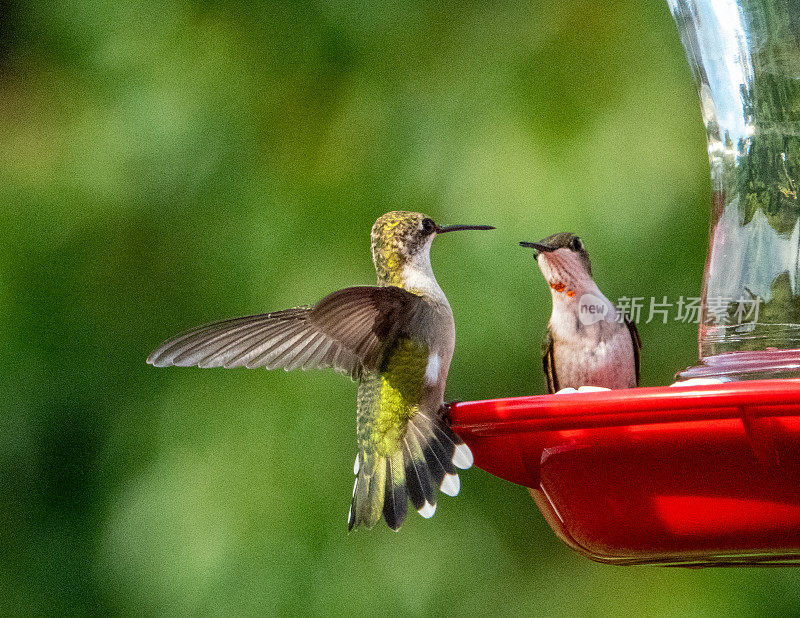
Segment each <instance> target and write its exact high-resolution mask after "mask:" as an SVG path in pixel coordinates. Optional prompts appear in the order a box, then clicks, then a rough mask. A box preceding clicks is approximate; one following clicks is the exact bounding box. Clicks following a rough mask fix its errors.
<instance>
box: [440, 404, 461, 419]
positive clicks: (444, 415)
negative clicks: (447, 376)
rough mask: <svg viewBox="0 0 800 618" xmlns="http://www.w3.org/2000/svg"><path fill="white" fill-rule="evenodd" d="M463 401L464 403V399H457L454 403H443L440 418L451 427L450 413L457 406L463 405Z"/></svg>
mask: <svg viewBox="0 0 800 618" xmlns="http://www.w3.org/2000/svg"><path fill="white" fill-rule="evenodd" d="M462 401H463V400H462V399H456V400H454V401H447V402H445V403H443V404H442V407H441V408H439V418H440V419H442V420H443V421H444V422H445V423H447V424H448V425H451V424H452V421H451V418H450V412H451V410H452V408H453V406H454V405H455V404H457V403H461V402H462Z"/></svg>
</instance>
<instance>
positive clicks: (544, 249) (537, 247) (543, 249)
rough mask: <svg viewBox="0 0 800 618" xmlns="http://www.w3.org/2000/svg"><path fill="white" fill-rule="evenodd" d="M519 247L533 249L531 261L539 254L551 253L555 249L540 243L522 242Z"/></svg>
mask: <svg viewBox="0 0 800 618" xmlns="http://www.w3.org/2000/svg"><path fill="white" fill-rule="evenodd" d="M519 246H520V247H528V248H529V249H533V259H534V260H535V259H536V258H538V257H539V254H540V253H550V252H551V251H555V250H556V248H555V247H551V246H550V245H545V244H544V243H541V242H526V241H522V242H521V243H519Z"/></svg>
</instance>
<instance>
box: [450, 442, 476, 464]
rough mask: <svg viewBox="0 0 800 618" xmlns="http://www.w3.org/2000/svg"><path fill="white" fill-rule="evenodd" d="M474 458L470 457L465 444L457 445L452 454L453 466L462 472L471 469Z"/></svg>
mask: <svg viewBox="0 0 800 618" xmlns="http://www.w3.org/2000/svg"><path fill="white" fill-rule="evenodd" d="M474 461H475V458H474V457H473V456H472V451H471V450H469V447H468V446H467V445H466V444H459V445H458V446H457V447H456V451H455V453H453V465H454V466H456V467H457V468H461V469H462V470H466V469H467V468H470V467H472V464H473V463H474Z"/></svg>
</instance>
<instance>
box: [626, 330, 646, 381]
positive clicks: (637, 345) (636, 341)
mask: <svg viewBox="0 0 800 618" xmlns="http://www.w3.org/2000/svg"><path fill="white" fill-rule="evenodd" d="M625 326H627V327H628V331H629V332H630V334H631V341H632V342H633V362H634V364H635V366H636V386H639V350H641V349H642V339H641V337H639V330H638V329H637V328H636V322H634V321H633V320H631V319H630V318H629V317H628V316H627V315H626V316H625Z"/></svg>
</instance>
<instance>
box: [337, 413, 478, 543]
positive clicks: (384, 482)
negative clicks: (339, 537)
mask: <svg viewBox="0 0 800 618" xmlns="http://www.w3.org/2000/svg"><path fill="white" fill-rule="evenodd" d="M470 465H472V453H471V452H470V450H469V447H467V445H466V444H464V442H463V441H462V440H461V438H459V437H458V436H457V435H456V434H455V432H454V431H453V430H452V429H451V428H450V427H449V426H448V425H447V424H446V422H445V421H444V420H442V419H440V418H439V417H438V416H433V417H430V416H427V415H425V414H423V413H418V414H417V415H416V416H415V417H414V418H412V419H411V420H410V421H409V422H408V425H407V426H406V431H405V433H404V435H403V437H402V439H401V441H400V444H398V448H397V449H396V450H395V452H394V453H391V454H389V456H388V457H387V456H381V455H377V454H375V453H368V452H364V451H361V452H359V454H358V457H357V458H356V462H355V464H354V467H353V472H354V473H355V474H356V482H355V485H354V487H353V499H352V502H351V505H350V514H349V515H348V522H347V523H348V529H350V530H352V529H353V528H355V527H358V526H366V527H368V528H371V527H372V526H374V525H375V524H376V523H377V522H378V520H379V519H380V518H381V515H383V517H384V519H385V520H386V523H387V524H388V526H389V527H390V528H392V530H397V529H399V528H400V526H401V525H402V523H403V521H404V520H405V517H406V513H407V508H408V500H411V504H412V505H413V506H414V508H415V509H416V510H417V511H418V512H419V513H420V515H422V516H423V517H426V518H427V517H431V516H432V515H433V514H434V513H435V512H436V490H437V488H438V489H440V490H441V491H442V492H443V493H445V494H447V495H449V496H455V495H457V494H458V492H459V490H460V488H461V482H460V479H459V478H458V475H457V474H456V468H468V467H469V466H470Z"/></svg>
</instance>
